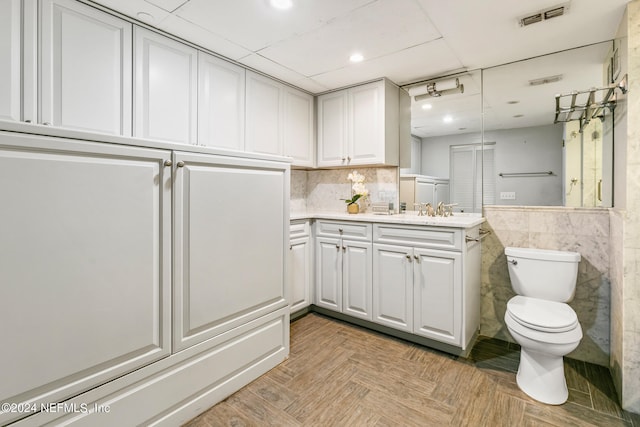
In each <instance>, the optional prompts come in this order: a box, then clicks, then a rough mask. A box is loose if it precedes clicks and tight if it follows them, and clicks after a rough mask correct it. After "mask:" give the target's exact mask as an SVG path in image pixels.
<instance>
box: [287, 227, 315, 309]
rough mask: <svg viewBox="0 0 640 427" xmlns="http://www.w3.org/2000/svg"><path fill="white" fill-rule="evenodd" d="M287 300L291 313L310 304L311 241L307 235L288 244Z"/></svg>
mask: <svg viewBox="0 0 640 427" xmlns="http://www.w3.org/2000/svg"><path fill="white" fill-rule="evenodd" d="M289 302H290V304H291V313H293V312H296V311H298V310H301V309H303V308H305V307H307V306H309V304H311V243H310V239H309V237H301V238H297V239H292V240H291V242H290V244H289Z"/></svg>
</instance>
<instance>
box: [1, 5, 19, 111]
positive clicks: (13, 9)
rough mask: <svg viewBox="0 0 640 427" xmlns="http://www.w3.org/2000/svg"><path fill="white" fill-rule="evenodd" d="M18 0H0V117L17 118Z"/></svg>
mask: <svg viewBox="0 0 640 427" xmlns="http://www.w3.org/2000/svg"><path fill="white" fill-rule="evenodd" d="M20 4H21V1H20V0H0V8H1V9H2V13H1V14H0V93H2V94H3V95H2V96H0V119H2V120H15V121H19V120H20V119H21V109H22V102H21V94H20V90H21V88H22V59H21V55H22V12H21V6H20Z"/></svg>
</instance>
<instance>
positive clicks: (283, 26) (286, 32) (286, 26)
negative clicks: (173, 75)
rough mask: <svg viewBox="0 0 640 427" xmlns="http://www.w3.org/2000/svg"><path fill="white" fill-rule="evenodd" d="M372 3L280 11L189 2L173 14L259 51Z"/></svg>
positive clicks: (353, 0) (249, 4) (260, 5)
mask: <svg viewBox="0 0 640 427" xmlns="http://www.w3.org/2000/svg"><path fill="white" fill-rule="evenodd" d="M375 1H376V0H321V1H295V2H294V6H293V8H291V9H289V10H285V11H281V10H276V9H274V8H272V7H270V6H269V5H268V1H267V0H234V1H228V0H190V1H189V2H188V3H187V4H185V5H184V6H182V7H181V8H180V9H178V10H177V11H176V14H177V15H178V16H180V17H182V18H183V19H185V20H187V21H190V22H193V23H194V24H197V25H199V26H201V27H203V28H206V29H207V30H209V31H211V32H212V33H215V34H218V35H219V36H221V37H223V38H226V39H229V40H233V41H234V42H235V43H237V44H239V45H241V46H243V47H245V48H246V49H249V50H251V51H258V50H260V49H262V48H264V47H266V46H269V45H270V44H272V43H274V42H277V41H279V40H284V39H287V38H289V37H292V36H294V35H297V34H303V33H306V32H308V31H311V30H314V29H316V28H319V27H321V26H323V25H325V24H327V23H328V22H330V21H331V20H333V19H335V18H337V17H340V16H342V15H344V14H347V13H349V12H350V11H352V10H354V9H357V8H360V7H362V6H364V5H367V4H369V3H374V2H375Z"/></svg>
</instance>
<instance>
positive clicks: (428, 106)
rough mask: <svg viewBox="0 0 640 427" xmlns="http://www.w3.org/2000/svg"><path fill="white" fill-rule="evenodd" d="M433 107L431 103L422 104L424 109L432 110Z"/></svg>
mask: <svg viewBox="0 0 640 427" xmlns="http://www.w3.org/2000/svg"><path fill="white" fill-rule="evenodd" d="M432 108H433V105H431V104H422V109H423V110H431V109H432Z"/></svg>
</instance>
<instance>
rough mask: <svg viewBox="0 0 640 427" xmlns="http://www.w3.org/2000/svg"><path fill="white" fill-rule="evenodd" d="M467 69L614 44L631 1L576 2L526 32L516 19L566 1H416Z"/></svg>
mask: <svg viewBox="0 0 640 427" xmlns="http://www.w3.org/2000/svg"><path fill="white" fill-rule="evenodd" d="M417 1H418V2H419V4H420V5H421V6H422V8H423V9H424V10H425V12H426V13H427V14H428V15H429V17H430V18H431V19H432V20H433V22H437V25H438V29H439V30H440V32H441V33H442V36H443V37H444V38H445V39H446V40H447V42H448V43H449V45H450V46H451V48H452V49H453V50H454V51H455V52H456V54H457V55H458V57H459V58H460V59H461V61H462V62H463V63H464V65H465V66H466V67H468V68H486V67H491V66H495V65H500V64H505V63H508V62H513V61H517V60H522V59H526V58H530V57H533V56H538V55H543V54H547V53H550V52H557V51H561V50H564V49H569V48H574V47H577V46H584V45H586V44H590V43H596V42H600V41H604V40H608V39H611V38H613V37H614V36H615V32H616V29H617V27H618V25H619V23H620V19H621V17H622V14H623V12H624V8H625V5H626V3H627V0H610V1H607V2H602V1H601V0H579V1H577V0H573V1H571V2H570V8H569V11H568V13H567V14H566V15H564V16H561V17H557V18H553V19H551V20H548V21H543V22H541V23H537V24H533V25H530V26H527V27H520V26H519V25H518V22H517V20H518V18H520V17H522V16H526V15H528V14H529V13H532V12H537V11H540V10H544V9H545V8H549V7H552V6H555V5H558V4H562V3H566V0H521V1H518V2H514V1H512V0H484V1H482V2H474V1H468V0H449V1H446V2H443V1H441V0H417Z"/></svg>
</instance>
